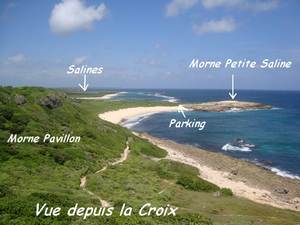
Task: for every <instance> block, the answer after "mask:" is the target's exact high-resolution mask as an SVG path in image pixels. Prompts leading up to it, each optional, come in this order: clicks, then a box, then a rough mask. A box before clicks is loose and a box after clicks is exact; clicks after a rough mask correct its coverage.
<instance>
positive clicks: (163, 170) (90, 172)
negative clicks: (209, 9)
mask: <svg viewBox="0 0 300 225" xmlns="http://www.w3.org/2000/svg"><path fill="white" fill-rule="evenodd" d="M16 94H21V95H24V96H25V97H26V99H27V103H25V104H24V105H21V106H17V105H16V104H15V103H14V98H15V95H16ZM46 95H48V96H49V95H51V96H56V97H57V98H58V99H60V100H61V103H62V104H61V105H60V106H58V107H56V108H54V109H48V108H47V107H44V106H41V105H40V103H39V100H40V99H41V98H43V97H44V96H46ZM0 100H1V101H0V102H1V103H0V110H1V114H0V122H1V130H0V140H1V142H0V149H1V151H0V156H1V157H0V160H1V161H0V162H1V167H0V184H1V185H0V224H52V223H55V224H70V223H72V224H81V223H82V221H81V220H80V219H79V218H69V217H63V216H59V217H57V218H45V217H44V218H34V210H35V208H34V206H35V204H36V203H37V202H41V203H42V202H48V203H49V204H50V205H52V206H57V205H59V206H64V207H65V208H67V207H70V206H73V205H74V204H75V203H76V202H77V203H80V205H82V206H93V205H94V206H99V204H98V201H97V199H95V198H92V197H91V196H90V195H88V194H87V193H86V192H83V191H82V190H81V189H80V188H79V178H80V176H81V175H83V174H86V175H87V178H88V183H87V188H88V189H89V190H92V191H93V192H94V193H96V194H98V195H100V196H101V197H102V198H103V199H105V200H108V201H110V202H112V203H114V206H115V207H119V206H120V204H121V203H123V202H125V203H127V204H128V205H132V206H134V207H137V206H141V205H142V204H144V203H146V202H151V203H152V204H154V205H165V204H168V203H170V204H173V205H176V206H179V207H180V208H181V210H180V211H179V213H180V216H178V217H176V218H167V219H164V218H139V217H131V218H118V217H113V218H109V219H106V220H108V221H104V220H105V219H102V218H91V219H88V220H86V221H85V223H84V224H108V222H109V223H111V224H125V223H126V222H127V223H129V224H210V222H209V220H207V219H205V218H204V217H206V218H211V219H212V221H213V222H214V224H225V223H228V224H243V225H246V224H281V225H284V224H295V223H296V221H300V216H299V214H296V213H294V212H290V211H287V210H279V209H275V208H272V207H269V206H263V205H260V204H256V203H253V202H250V201H248V200H244V199H239V198H236V197H230V196H221V197H214V196H213V193H212V192H201V191H191V190H188V189H189V188H184V187H183V186H182V185H179V184H176V183H178V180H179V179H180V177H182V176H184V175H188V176H189V177H191V178H193V179H197V171H196V170H195V169H194V168H191V167H188V166H185V165H182V164H179V163H172V162H169V161H166V160H162V161H159V162H156V161H153V160H152V158H151V157H153V156H155V157H163V156H164V155H165V154H166V153H165V152H164V151H163V150H161V149H158V148H157V147H155V146H153V145H151V144H149V143H147V142H145V141H143V140H140V139H139V138H137V137H134V136H132V134H131V133H130V132H129V131H128V130H126V129H124V128H121V127H119V126H117V125H113V124H110V123H107V122H105V121H102V120H100V119H98V117H97V114H98V113H99V112H103V111H107V110H113V109H117V108H125V107H128V106H132V107H134V106H138V105H139V106H140V105H141V104H142V105H153V104H158V103H150V102H146V103H141V102H111V101H83V102H81V103H80V102H78V101H72V100H70V99H68V98H66V97H65V96H64V94H62V93H58V92H55V91H52V90H46V89H38V88H34V89H33V88H18V89H7V88H6V89H0ZM164 104H167V103H164ZM24 118H25V119H24ZM63 131H69V132H72V133H73V134H74V135H81V137H82V141H81V142H80V143H77V144H13V145H7V144H6V143H5V141H6V139H7V137H8V135H9V133H15V132H17V133H20V134H28V135H34V134H35V135H41V134H44V133H45V132H48V133H51V134H61V133H63ZM129 137H131V143H130V147H131V153H130V156H129V159H128V160H127V161H126V162H125V163H122V164H121V165H117V166H114V167H109V168H108V169H107V170H106V171H105V172H104V173H102V174H94V172H95V171H97V170H98V169H100V168H102V167H103V166H104V165H106V164H107V162H108V161H112V160H114V159H115V158H118V157H119V156H120V153H121V152H122V150H123V148H124V146H125V142H126V140H127V139H128V138H129ZM149 156H151V157H149ZM202 216H204V217H202ZM201 220H202V222H200V221H201ZM193 221H194V222H193ZM195 221H199V222H197V223H195Z"/></svg>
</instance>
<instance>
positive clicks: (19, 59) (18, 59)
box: [7, 53, 26, 63]
mask: <svg viewBox="0 0 300 225" xmlns="http://www.w3.org/2000/svg"><path fill="white" fill-rule="evenodd" d="M7 60H8V62H10V63H20V62H24V61H25V60H26V57H25V55H24V54H22V53H19V54H16V55H13V56H10V57H8V58H7Z"/></svg>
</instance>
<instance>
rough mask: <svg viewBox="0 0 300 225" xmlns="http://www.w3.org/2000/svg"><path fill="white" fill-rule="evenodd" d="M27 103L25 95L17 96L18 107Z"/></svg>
mask: <svg viewBox="0 0 300 225" xmlns="http://www.w3.org/2000/svg"><path fill="white" fill-rule="evenodd" d="M26 102H27V100H26V98H25V96H24V95H16V96H15V103H16V104H17V105H23V104H25V103H26Z"/></svg>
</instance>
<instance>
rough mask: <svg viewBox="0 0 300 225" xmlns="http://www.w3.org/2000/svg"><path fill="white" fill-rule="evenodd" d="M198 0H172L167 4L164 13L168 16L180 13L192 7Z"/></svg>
mask: <svg viewBox="0 0 300 225" xmlns="http://www.w3.org/2000/svg"><path fill="white" fill-rule="evenodd" d="M197 2H198V0H172V1H171V2H170V3H169V4H168V5H167V6H166V11H165V14H166V16H168V17H171V16H177V15H179V14H180V13H183V12H184V11H186V10H188V9H190V8H192V7H193V6H194V5H196V4H197Z"/></svg>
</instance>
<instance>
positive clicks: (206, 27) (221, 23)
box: [193, 18, 236, 34]
mask: <svg viewBox="0 0 300 225" xmlns="http://www.w3.org/2000/svg"><path fill="white" fill-rule="evenodd" d="M235 28H236V24H235V21H234V19H232V18H224V19H221V20H210V21H207V22H204V23H202V24H194V25H193V31H194V32H195V33H196V34H204V33H222V32H231V31H234V30H235Z"/></svg>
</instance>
